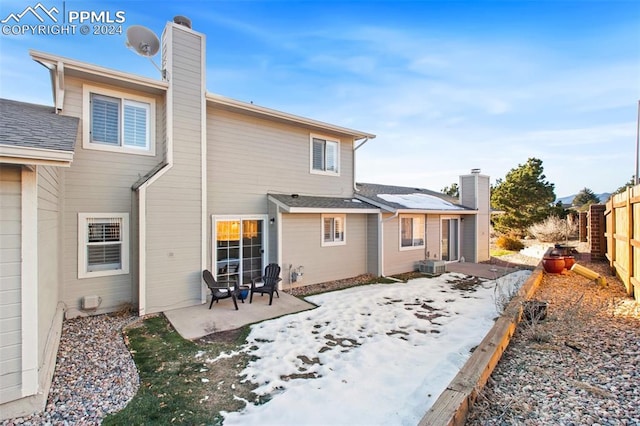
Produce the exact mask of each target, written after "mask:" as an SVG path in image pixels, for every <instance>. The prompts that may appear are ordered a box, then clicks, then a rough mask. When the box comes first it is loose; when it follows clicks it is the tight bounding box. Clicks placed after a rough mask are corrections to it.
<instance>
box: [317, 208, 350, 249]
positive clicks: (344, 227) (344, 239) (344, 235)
mask: <svg viewBox="0 0 640 426" xmlns="http://www.w3.org/2000/svg"><path fill="white" fill-rule="evenodd" d="M325 219H333V224H334V225H333V226H334V227H335V220H336V219H339V220H340V221H342V240H338V241H335V240H332V241H327V240H326V239H325V236H324V221H325ZM334 229H335V228H334ZM332 234H334V237H335V231H334V232H333V233H332ZM320 241H321V246H322V247H334V246H344V245H346V244H347V215H346V214H321V215H320Z"/></svg>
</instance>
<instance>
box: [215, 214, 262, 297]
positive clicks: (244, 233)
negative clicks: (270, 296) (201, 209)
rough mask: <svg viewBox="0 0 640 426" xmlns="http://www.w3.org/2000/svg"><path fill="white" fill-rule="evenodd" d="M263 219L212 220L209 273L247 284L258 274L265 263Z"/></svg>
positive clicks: (219, 277) (226, 218)
mask: <svg viewBox="0 0 640 426" xmlns="http://www.w3.org/2000/svg"><path fill="white" fill-rule="evenodd" d="M265 222H266V217H255V216H251V217H242V216H239V217H228V216H226V217H221V216H218V217H215V216H214V218H213V250H212V253H213V259H212V263H211V264H212V265H213V267H212V269H213V270H212V271H211V272H212V273H213V274H214V275H215V276H216V277H217V278H218V279H221V278H222V279H224V278H236V279H238V283H239V284H249V283H251V279H252V278H255V277H259V276H261V275H262V273H263V270H264V266H265V261H266V258H267V257H266V255H267V253H266V250H265V242H266V227H265Z"/></svg>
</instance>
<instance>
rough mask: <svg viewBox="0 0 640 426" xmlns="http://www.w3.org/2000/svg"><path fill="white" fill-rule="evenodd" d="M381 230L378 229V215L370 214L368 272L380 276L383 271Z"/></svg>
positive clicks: (368, 218)
mask: <svg viewBox="0 0 640 426" xmlns="http://www.w3.org/2000/svg"><path fill="white" fill-rule="evenodd" d="M379 232H380V229H379V227H378V215H377V214H368V215H367V272H368V273H370V274H372V275H374V276H376V277H377V276H380V274H381V271H380V270H379V268H380V262H379V256H380V251H379V250H378V244H379V239H378V233H379Z"/></svg>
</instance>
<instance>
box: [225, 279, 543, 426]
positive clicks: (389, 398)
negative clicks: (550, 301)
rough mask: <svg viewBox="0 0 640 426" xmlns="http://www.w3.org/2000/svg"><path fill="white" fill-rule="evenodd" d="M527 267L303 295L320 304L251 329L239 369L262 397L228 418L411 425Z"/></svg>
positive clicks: (258, 422)
mask: <svg viewBox="0 0 640 426" xmlns="http://www.w3.org/2000/svg"><path fill="white" fill-rule="evenodd" d="M530 273H531V272H530V271H519V272H515V273H513V274H510V275H507V276H504V277H502V278H498V279H497V280H495V281H494V280H491V281H481V282H480V283H478V284H476V285H474V284H473V283H470V282H469V280H468V279H467V278H465V277H464V276H463V275H459V274H445V275H442V276H440V277H437V278H420V279H415V280H411V281H409V282H408V283H406V284H405V283H397V284H376V285H370V286H362V287H354V288H350V289H346V290H341V291H334V292H329V293H324V294H320V295H316V296H312V297H309V298H307V300H309V301H310V302H312V303H314V304H316V305H318V308H316V309H314V310H311V311H305V312H301V313H298V314H293V315H287V316H285V317H281V318H277V319H274V320H269V321H265V322H262V323H259V324H256V325H255V326H253V327H252V329H251V332H250V334H249V336H248V338H247V344H246V346H245V347H244V349H243V351H244V352H247V353H248V354H249V355H251V356H252V357H255V358H256V359H255V361H252V362H251V363H250V364H249V366H248V367H247V368H246V369H245V370H244V371H243V373H242V374H244V375H246V376H247V380H250V381H251V382H253V383H256V384H258V385H259V387H258V389H257V390H256V392H257V393H258V395H261V396H262V397H263V399H267V400H268V402H266V403H263V404H259V405H256V404H255V403H254V401H249V402H248V405H247V406H246V407H245V409H243V410H242V411H240V412H233V413H224V414H225V421H224V424H225V425H254V424H255V425H261V426H264V425H327V424H334V425H347V424H348V425H365V424H366V425H388V424H394V425H401V424H402V425H415V424H417V423H418V422H419V420H420V419H421V418H422V416H423V415H424V414H425V413H426V412H427V410H428V409H429V407H430V406H431V405H432V404H433V403H434V402H435V400H436V399H437V398H438V396H439V395H440V393H442V391H443V390H444V389H445V388H446V386H447V385H448V384H449V382H450V381H451V379H453V377H454V376H455V375H456V374H457V373H458V370H459V369H460V368H461V367H462V366H463V365H464V363H465V362H466V360H467V359H468V358H469V356H470V355H471V349H472V348H474V347H475V346H477V345H478V344H479V343H480V341H481V340H482V339H483V337H484V336H485V334H486V333H487V332H488V330H489V329H490V328H491V327H492V326H493V323H494V319H495V318H496V317H497V316H498V315H499V313H498V311H499V310H500V308H499V306H500V305H501V303H502V301H503V300H504V298H505V296H506V295H511V294H513V293H514V292H515V289H517V288H519V287H520V286H521V285H522V284H523V283H524V281H525V280H526V279H527V277H528V276H529V275H530Z"/></svg>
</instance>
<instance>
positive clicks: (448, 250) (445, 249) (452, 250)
mask: <svg viewBox="0 0 640 426" xmlns="http://www.w3.org/2000/svg"><path fill="white" fill-rule="evenodd" d="M441 228H442V237H441V241H442V247H441V253H440V254H441V257H440V258H441V259H442V260H446V261H455V260H458V257H459V256H460V253H459V248H458V241H459V234H460V232H459V229H460V227H459V219H458V218H443V219H442V226H441Z"/></svg>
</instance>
